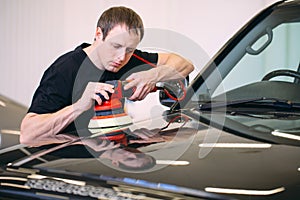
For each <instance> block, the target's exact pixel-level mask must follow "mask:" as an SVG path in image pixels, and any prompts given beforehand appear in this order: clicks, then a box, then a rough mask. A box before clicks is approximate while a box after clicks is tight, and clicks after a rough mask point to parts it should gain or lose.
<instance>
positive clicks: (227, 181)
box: [0, 118, 300, 199]
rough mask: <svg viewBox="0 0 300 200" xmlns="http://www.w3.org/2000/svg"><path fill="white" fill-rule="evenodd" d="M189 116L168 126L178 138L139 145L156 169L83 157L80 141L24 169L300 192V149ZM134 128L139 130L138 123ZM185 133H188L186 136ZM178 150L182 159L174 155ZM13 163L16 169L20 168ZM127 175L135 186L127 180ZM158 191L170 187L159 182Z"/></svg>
mask: <svg viewBox="0 0 300 200" xmlns="http://www.w3.org/2000/svg"><path fill="white" fill-rule="evenodd" d="M177 119H178V118H177ZM186 120H187V118H185V121H184V120H183V121H184V122H183V121H182V119H181V118H180V120H177V121H176V122H172V124H171V125H169V126H171V127H169V129H168V130H177V132H176V134H177V137H175V138H172V139H171V140H168V141H164V142H153V143H149V144H147V145H144V146H143V145H139V147H138V149H139V151H141V152H143V153H145V154H147V155H150V156H152V157H154V158H155V160H156V165H155V166H153V168H151V169H150V170H149V169H147V170H141V171H130V170H123V169H120V168H118V167H116V166H114V165H112V164H111V162H108V161H107V160H105V159H104V161H103V160H101V159H98V158H94V157H93V156H90V157H89V156H85V155H84V153H82V155H81V156H80V155H78V153H76V151H74V149H75V148H74V147H75V146H76V145H75V146H74V145H71V146H67V147H65V148H62V149H59V150H57V151H54V152H52V153H49V154H46V155H43V156H38V157H36V159H33V160H32V161H30V162H28V163H25V164H24V165H22V166H20V167H22V169H24V167H25V168H29V169H35V170H37V171H39V173H40V174H42V175H51V176H58V177H65V176H67V175H72V174H74V175H76V178H77V179H79V180H82V181H85V180H87V179H88V178H92V180H94V181H95V180H98V181H99V180H100V179H99V177H102V178H101V180H102V179H103V177H110V178H117V180H119V181H120V180H121V182H122V184H125V185H127V186H128V185H131V186H132V185H135V187H142V188H148V189H149V187H150V186H151V187H153V184H154V185H155V184H166V185H165V186H169V187H171V186H174V187H175V186H178V187H182V188H184V189H186V188H189V189H191V190H192V191H194V190H195V191H198V192H200V191H201V192H208V194H222V195H224V194H226V195H228V194H231V195H233V197H238V198H242V199H243V198H245V199H247V198H249V196H252V197H253V199H254V197H258V199H259V198H262V199H265V198H268V197H271V196H273V195H278V196H285V195H287V194H288V195H296V196H299V195H300V193H299V191H300V190H299V182H300V173H299V167H300V160H299V155H300V148H299V147H295V146H287V145H276V144H269V143H262V142H256V141H253V140H249V139H246V138H242V137H239V136H235V135H232V134H229V133H226V132H224V131H220V130H218V129H215V128H211V127H210V128H208V127H207V126H205V125H203V124H198V123H196V122H195V121H194V120H191V119H190V118H188V120H187V121H186ZM165 123H166V121H165V119H163V118H157V119H154V120H151V122H150V121H148V122H144V124H146V125H145V126H144V127H143V128H144V129H146V127H149V126H150V127H157V126H158V124H160V125H165ZM134 126H135V128H137V127H136V126H137V125H136V124H135V125H134ZM138 127H139V128H141V126H138ZM131 128H132V127H131ZM177 128H179V129H177ZM181 132H182V133H184V135H181ZM80 146H81V145H80ZM87 148H88V147H87ZM50 149H51V148H50ZM44 150H45V149H41V148H18V150H15V151H12V152H10V153H9V154H8V153H3V152H2V153H3V154H2V155H1V156H0V159H1V161H2V162H1V163H2V165H3V164H4V163H3V159H5V158H6V160H7V156H8V155H10V156H9V157H10V159H9V162H13V161H15V160H17V159H18V156H19V158H20V157H22V156H20V154H21V153H23V154H24V155H23V157H24V156H25V153H26V154H33V155H35V154H34V153H35V152H39V153H40V152H43V151H44ZM80 151H81V150H80ZM66 152H68V153H66ZM70 152H71V153H70ZM82 152H83V151H82ZM175 154H177V156H178V157H174V155H175ZM41 155H42V154H41ZM171 161H174V162H171ZM13 163H16V162H13ZM10 167H11V168H12V169H13V170H16V169H18V167H14V166H10ZM34 173H36V171H34ZM281 174H284V176H281ZM87 177H88V178H87ZM124 178H126V180H127V181H129V182H130V184H129V182H127V183H125V182H124ZM117 180H114V181H117ZM245 180H247V181H245ZM102 181H103V180H102ZM106 181H107V180H106ZM114 181H112V182H114ZM143 181H145V182H143ZM108 182H109V181H108ZM141 183H144V184H141ZM182 188H181V189H182ZM152 189H153V188H152ZM156 189H157V190H160V189H165V188H159V187H157V186H156ZM170 191H171V192H174V191H172V190H169V191H168V192H170ZM286 191H288V193H287V192H286ZM201 192H200V193H201ZM205 194H206V193H204V196H205ZM201 195H203V193H201Z"/></svg>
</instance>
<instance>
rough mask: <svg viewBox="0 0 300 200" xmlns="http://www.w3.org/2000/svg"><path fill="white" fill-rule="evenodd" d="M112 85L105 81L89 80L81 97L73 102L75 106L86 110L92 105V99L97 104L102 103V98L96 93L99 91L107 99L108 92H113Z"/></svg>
mask: <svg viewBox="0 0 300 200" xmlns="http://www.w3.org/2000/svg"><path fill="white" fill-rule="evenodd" d="M113 87H114V86H113V85H111V84H107V83H98V82H89V83H88V85H87V86H86V88H85V90H84V92H83V94H82V96H81V98H80V99H79V100H78V101H77V102H76V103H75V105H76V107H77V108H79V109H81V110H83V111H86V110H88V109H90V108H91V107H92V105H93V104H94V101H97V103H98V104H99V105H101V104H102V100H101V98H100V97H99V95H97V93H100V94H101V95H103V96H104V98H105V99H107V100H108V99H109V95H108V92H109V93H114V92H115V91H114V89H113Z"/></svg>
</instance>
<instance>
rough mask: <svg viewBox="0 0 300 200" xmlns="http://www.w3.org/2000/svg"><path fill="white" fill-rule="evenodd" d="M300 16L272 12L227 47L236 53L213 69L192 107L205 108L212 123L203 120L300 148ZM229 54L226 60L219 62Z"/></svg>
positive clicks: (294, 11) (292, 12) (203, 114)
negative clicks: (299, 146)
mask: <svg viewBox="0 0 300 200" xmlns="http://www.w3.org/2000/svg"><path fill="white" fill-rule="evenodd" d="M297 13H299V10H297V9H296V8H295V7H290V8H288V9H285V10H284V11H282V10H276V11H273V13H271V14H270V15H268V16H267V17H265V18H264V20H262V21H261V22H260V23H258V24H255V23H257V22H252V23H254V24H255V27H253V28H251V29H249V31H247V30H246V31H245V30H241V31H240V32H239V33H238V34H237V35H236V36H235V37H236V38H239V39H236V38H234V39H232V40H231V43H230V42H229V43H228V44H227V45H228V46H233V47H232V49H231V50H230V51H229V52H225V51H223V52H221V53H220V55H219V57H216V59H215V62H214V63H213V64H210V67H208V68H207V69H206V72H207V71H209V74H208V75H207V74H206V73H204V74H203V75H202V77H201V78H202V79H203V80H204V81H203V84H201V85H200V87H199V88H198V89H196V90H195V88H194V90H195V91H194V92H195V94H194V95H193V97H192V101H191V102H190V103H189V104H188V105H189V106H191V107H192V108H196V109H200V115H199V116H201V117H200V118H201V119H202V118H205V119H208V120H203V121H209V122H208V123H212V122H217V124H219V125H221V126H223V127H225V128H226V129H228V130H230V131H231V132H233V133H237V134H240V135H244V136H247V137H254V138H256V139H261V140H266V139H267V140H268V141H270V140H269V139H270V138H271V141H273V142H276V143H288V144H294V145H300V144H299V143H300V142H299V140H300V117H299V116H300V110H299V105H300V95H299V94H300V93H299V91H300V85H299V83H300V54H299V52H300V37H299V35H300V17H299V14H297ZM261 17H264V16H261ZM251 25H253V24H251V22H250V23H249V24H248V27H249V26H251ZM248 27H247V28H248ZM225 46H226V45H225ZM228 46H227V47H228ZM229 48H230V47H229ZM224 52H225V53H227V55H225V56H224V59H223V58H221V59H222V60H221V59H220V60H221V61H219V58H220V57H222V53H223V54H224ZM198 80H199V79H198ZM204 108H205V109H204ZM208 110H209V111H208ZM211 111H212V112H211ZM217 115H218V117H216V116H217ZM278 133H281V134H278Z"/></svg>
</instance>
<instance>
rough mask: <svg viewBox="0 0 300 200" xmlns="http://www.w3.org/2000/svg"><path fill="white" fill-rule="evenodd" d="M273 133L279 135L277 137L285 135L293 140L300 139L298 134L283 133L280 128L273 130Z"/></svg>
mask: <svg viewBox="0 0 300 200" xmlns="http://www.w3.org/2000/svg"><path fill="white" fill-rule="evenodd" d="M272 135H274V136H277V137H283V138H287V139H291V140H300V136H298V135H293V134H289V133H283V132H280V131H278V130H275V131H272Z"/></svg>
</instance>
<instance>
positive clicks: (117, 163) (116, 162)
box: [111, 160, 119, 167]
mask: <svg viewBox="0 0 300 200" xmlns="http://www.w3.org/2000/svg"><path fill="white" fill-rule="evenodd" d="M111 163H112V164H113V165H114V166H116V167H119V161H117V160H112V161H111Z"/></svg>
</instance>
